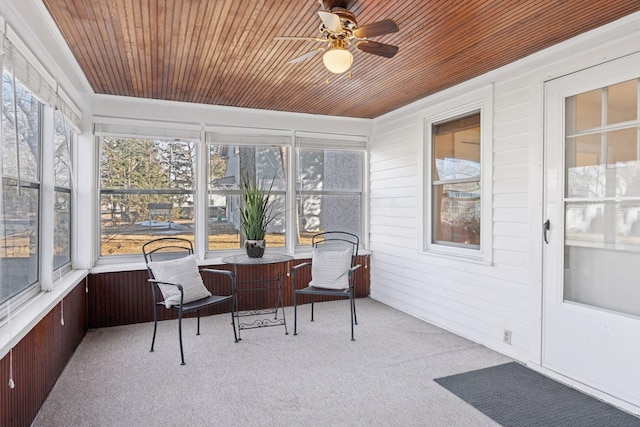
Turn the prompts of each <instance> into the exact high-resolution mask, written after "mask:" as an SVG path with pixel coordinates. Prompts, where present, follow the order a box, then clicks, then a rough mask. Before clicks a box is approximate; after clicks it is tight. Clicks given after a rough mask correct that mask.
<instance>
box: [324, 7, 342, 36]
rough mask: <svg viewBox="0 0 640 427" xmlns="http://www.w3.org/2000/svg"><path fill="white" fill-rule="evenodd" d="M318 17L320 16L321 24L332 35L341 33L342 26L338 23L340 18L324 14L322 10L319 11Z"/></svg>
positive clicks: (328, 13) (329, 13)
mask: <svg viewBox="0 0 640 427" xmlns="http://www.w3.org/2000/svg"><path fill="white" fill-rule="evenodd" d="M318 15H320V19H322V23H323V24H324V26H325V27H327V29H328V30H329V31H331V32H332V33H340V32H342V24H341V23H340V18H339V17H338V15H335V14H333V13H331V12H326V11H324V10H319V11H318Z"/></svg>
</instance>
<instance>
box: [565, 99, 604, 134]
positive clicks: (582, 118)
mask: <svg viewBox="0 0 640 427" xmlns="http://www.w3.org/2000/svg"><path fill="white" fill-rule="evenodd" d="M568 104H574V105H575V111H573V113H574V114H567V117H568V118H569V117H573V118H574V120H575V122H573V123H567V129H574V130H576V131H581V130H585V129H593V128H596V127H600V126H601V124H602V90H601V89H596V90H592V91H589V92H585V93H581V94H579V95H576V96H574V97H571V98H568V99H567V105H568Z"/></svg>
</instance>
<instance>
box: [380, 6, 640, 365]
mask: <svg viewBox="0 0 640 427" xmlns="http://www.w3.org/2000/svg"><path fill="white" fill-rule="evenodd" d="M638 50H640V14H638V13H636V14H634V15H630V16H628V17H626V18H623V19H621V20H619V21H617V22H614V23H612V24H610V25H607V26H604V27H601V28H599V29H596V30H594V31H591V32H589V33H586V34H583V35H581V36H578V37H576V38H574V39H572V40H570V41H567V42H564V43H562V44H559V45H556V46H554V47H552V48H549V49H546V50H545V51H542V52H539V53H537V54H534V55H532V56H530V57H527V58H525V59H523V60H521V61H518V62H516V63H513V64H510V65H508V66H506V67H503V68H501V69H499V70H496V71H493V72H490V73H488V74H486V75H483V76H480V77H478V78H476V79H474V80H472V81H468V82H465V83H463V84H461V85H458V86H456V87H454V88H451V89H448V90H446V91H443V92H440V93H438V94H435V95H433V96H430V97H428V98H425V99H422V100H420V101H418V102H416V103H414V104H411V105H409V106H407V107H404V108H402V109H399V110H396V111H394V112H391V113H389V114H387V115H385V116H382V117H379V118H377V119H375V120H374V134H373V137H372V141H371V146H370V187H371V192H370V200H371V212H370V224H371V234H370V240H371V250H372V260H371V295H372V297H373V298H374V299H377V300H379V301H381V302H383V303H386V304H389V305H391V306H393V307H396V308H398V309H400V310H402V311H405V312H407V313H410V314H412V315H415V316H417V317H419V318H422V319H425V320H428V321H430V322H432V323H434V324H436V325H439V326H441V327H444V328H445V329H448V330H451V331H453V332H456V333H458V334H460V335H462V336H465V337H468V338H470V339H471V340H473V341H476V342H479V343H482V344H484V345H486V346H488V347H490V348H494V349H496V350H498V351H501V352H503V353H505V354H507V355H510V356H512V357H514V358H516V359H518V360H522V361H527V362H530V363H534V364H539V363H540V346H541V344H540V342H541V314H540V313H541V297H542V279H541V269H542V255H541V254H542V246H541V245H542V243H541V235H542V233H541V225H542V222H543V218H542V196H543V180H542V149H543V140H542V137H543V133H542V126H543V123H542V111H543V110H542V108H543V107H542V105H543V99H544V97H543V84H544V82H545V81H547V80H550V79H552V78H555V77H559V76H562V75H566V74H569V73H572V72H575V71H578V70H581V69H584V68H588V67H590V66H593V65H596V64H599V63H602V62H606V61H608V60H610V59H613V58H616V57H620V56H624V55H627V54H629V53H631V52H635V51H638ZM424 78H425V79H426V78H429V76H424ZM488 85H493V111H492V113H493V129H492V130H493V141H491V142H490V143H492V145H493V147H492V152H493V158H492V160H493V170H492V176H493V178H492V185H493V194H492V200H486V199H485V202H489V203H491V204H492V208H493V209H492V216H493V217H492V221H493V224H492V225H493V232H492V235H491V236H489V238H490V239H491V245H492V248H493V249H492V251H493V252H492V255H493V263H492V265H487V264H483V263H480V262H471V261H465V260H463V259H456V258H454V257H443V256H437V255H435V254H432V253H429V252H424V251H422V250H421V248H420V240H421V239H420V238H419V233H422V218H421V212H422V211H423V208H422V206H423V205H422V204H423V203H424V200H423V199H424V198H423V196H422V191H423V190H422V185H421V183H420V177H421V176H422V173H423V170H422V169H423V168H424V162H423V161H422V159H421V158H420V153H421V151H422V144H424V129H423V128H424V124H423V121H424V119H425V117H426V116H425V115H426V114H427V113H426V112H427V111H433V109H434V107H437V106H438V105H439V104H444V103H450V102H451V100H452V99H453V100H455V98H457V97H460V96H463V95H465V94H467V93H469V92H472V91H474V90H479V89H481V88H483V87H487V86H488ZM483 238H487V237H486V236H484V237H483ZM505 329H508V330H511V331H512V332H513V337H512V344H511V345H507V344H504V343H503V342H502V337H503V331H504V330H505Z"/></svg>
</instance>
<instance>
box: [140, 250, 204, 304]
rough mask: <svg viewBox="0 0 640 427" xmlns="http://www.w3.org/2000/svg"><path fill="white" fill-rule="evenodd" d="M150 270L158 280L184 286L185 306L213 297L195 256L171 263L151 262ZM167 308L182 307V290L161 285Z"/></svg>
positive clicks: (170, 261)
mask: <svg viewBox="0 0 640 427" xmlns="http://www.w3.org/2000/svg"><path fill="white" fill-rule="evenodd" d="M149 268H150V269H151V272H152V273H153V277H154V278H155V279H156V280H161V281H163V282H169V283H175V284H177V285H182V290H183V292H184V299H183V301H182V303H183V304H186V303H189V302H192V301H197V300H199V299H202V298H207V297H209V296H211V292H209V290H208V289H207V288H206V287H205V286H204V282H203V281H202V276H200V270H198V263H197V262H196V258H195V256H193V255H189V256H186V257H182V258H177V259H172V260H169V261H156V262H150V263H149ZM159 287H160V291H162V296H163V297H164V304H165V305H166V306H167V308H169V307H171V306H172V305H180V290H179V289H178V288H177V287H176V286H169V285H163V284H159Z"/></svg>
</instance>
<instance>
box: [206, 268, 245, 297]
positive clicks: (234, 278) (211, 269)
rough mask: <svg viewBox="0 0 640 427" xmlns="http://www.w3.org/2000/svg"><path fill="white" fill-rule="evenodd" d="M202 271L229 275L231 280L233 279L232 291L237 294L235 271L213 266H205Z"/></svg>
mask: <svg viewBox="0 0 640 427" xmlns="http://www.w3.org/2000/svg"><path fill="white" fill-rule="evenodd" d="M200 272H201V273H202V272H204V273H211V274H218V275H222V276H227V277H228V278H229V280H231V292H232V293H234V294H235V292H236V275H235V274H234V273H233V271H229V270H216V269H213V268H203V269H202V270H200Z"/></svg>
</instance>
